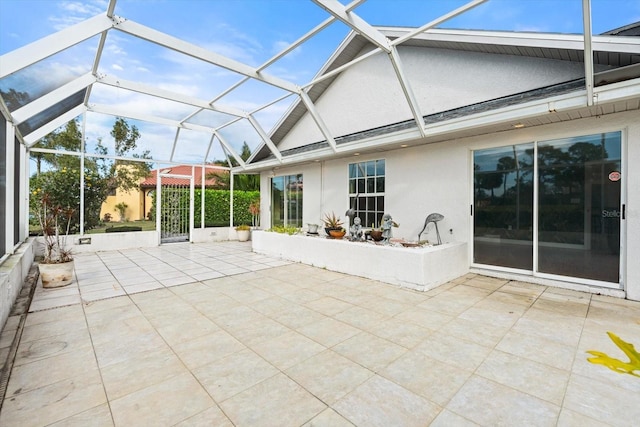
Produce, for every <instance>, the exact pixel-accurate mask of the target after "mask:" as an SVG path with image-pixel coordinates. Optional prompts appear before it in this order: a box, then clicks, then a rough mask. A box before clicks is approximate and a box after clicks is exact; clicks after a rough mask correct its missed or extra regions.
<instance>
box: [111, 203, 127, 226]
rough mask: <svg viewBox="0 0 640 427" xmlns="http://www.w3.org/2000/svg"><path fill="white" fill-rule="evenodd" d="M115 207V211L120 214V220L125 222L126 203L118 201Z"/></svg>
mask: <svg viewBox="0 0 640 427" xmlns="http://www.w3.org/2000/svg"><path fill="white" fill-rule="evenodd" d="M114 207H115V208H116V212H118V215H120V222H125V221H126V220H127V208H128V207H129V205H127V204H126V203H125V202H120V203H118V204H117V205H115V206H114Z"/></svg>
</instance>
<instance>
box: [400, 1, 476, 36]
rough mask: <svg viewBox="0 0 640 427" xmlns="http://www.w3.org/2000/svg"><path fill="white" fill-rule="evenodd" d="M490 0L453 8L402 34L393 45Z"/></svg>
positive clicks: (472, 2)
mask: <svg viewBox="0 0 640 427" xmlns="http://www.w3.org/2000/svg"><path fill="white" fill-rule="evenodd" d="M487 1H488V0H473V1H471V2H469V3H467V4H465V5H463V6H460V7H459V8H457V9H456V10H452V11H451V12H449V13H447V14H445V15H442V16H441V17H439V18H437V19H434V20H433V21H431V22H429V23H427V24H424V25H423V26H421V27H419V28H416V29H415V30H413V31H410V32H409V33H407V34H406V35H404V36H402V37H398V38H397V39H395V40H392V41H391V45H392V46H398V45H399V44H402V43H404V42H405V41H407V40H409V39H412V38H414V37H415V36H417V35H418V34H421V33H424V32H425V31H427V30H428V29H430V28H433V27H435V26H437V25H440V24H442V23H443V22H445V21H448V20H449V19H451V18H455V17H456V16H458V15H460V14H462V13H464V12H466V11H468V10H469V9H473V8H474V7H476V6H479V5H481V4H482V3H486V2H487Z"/></svg>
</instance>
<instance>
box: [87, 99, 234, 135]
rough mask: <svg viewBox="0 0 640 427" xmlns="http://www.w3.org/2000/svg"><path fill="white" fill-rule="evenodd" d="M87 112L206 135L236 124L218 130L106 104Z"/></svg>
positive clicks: (89, 107)
mask: <svg viewBox="0 0 640 427" xmlns="http://www.w3.org/2000/svg"><path fill="white" fill-rule="evenodd" d="M87 111H90V112H92V113H100V114H106V115H108V116H114V117H125V118H127V119H133V120H141V121H143V122H149V123H155V124H158V125H164V126H170V127H175V128H182V129H188V130H196V131H200V132H206V133H214V132H215V131H217V130H220V129H223V128H225V127H227V126H229V125H231V124H233V123H235V122H229V123H225V124H224V125H223V126H219V127H217V128H213V127H208V126H202V125H198V124H195V123H184V122H180V121H178V120H173V119H167V118H164V117H158V116H151V115H148V114H141V113H134V112H132V111H123V110H119V109H118V108H117V107H113V106H110V105H104V104H90V105H89V106H88V107H87ZM237 120H246V119H242V118H238V119H237ZM237 120H236V121H237Z"/></svg>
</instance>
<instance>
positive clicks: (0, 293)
mask: <svg viewBox="0 0 640 427" xmlns="http://www.w3.org/2000/svg"><path fill="white" fill-rule="evenodd" d="M34 240H35V239H29V240H27V241H26V242H25V243H23V244H22V245H20V247H19V248H18V250H16V252H15V253H14V254H13V255H11V256H9V257H8V258H7V259H5V260H4V262H3V263H2V265H0V331H1V330H2V328H4V325H5V323H6V322H7V318H8V317H9V313H10V312H11V307H13V304H14V303H15V301H16V299H17V298H18V295H19V294H20V290H21V289H22V285H23V284H24V281H25V279H26V278H27V275H28V274H29V269H30V268H31V264H33V260H34V258H35V244H34Z"/></svg>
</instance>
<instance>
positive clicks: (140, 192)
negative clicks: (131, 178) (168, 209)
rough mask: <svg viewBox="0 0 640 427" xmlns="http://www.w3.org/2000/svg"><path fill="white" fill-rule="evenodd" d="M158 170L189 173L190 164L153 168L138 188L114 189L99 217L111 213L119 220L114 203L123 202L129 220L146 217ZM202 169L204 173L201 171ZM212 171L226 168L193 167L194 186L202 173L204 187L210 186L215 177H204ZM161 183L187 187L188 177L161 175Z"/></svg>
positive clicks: (200, 178)
mask: <svg viewBox="0 0 640 427" xmlns="http://www.w3.org/2000/svg"><path fill="white" fill-rule="evenodd" d="M158 170H159V171H160V173H162V174H172V175H191V170H192V167H191V165H176V166H170V167H166V168H161V169H154V170H152V171H151V174H150V175H149V176H148V177H147V178H144V179H141V180H140V185H139V187H138V188H136V189H133V190H131V191H129V192H127V191H124V190H122V189H120V188H118V189H116V191H115V194H112V195H109V196H107V200H105V201H104V203H103V204H102V208H101V209H100V218H102V219H104V217H105V215H106V214H110V215H111V221H120V215H119V213H118V209H116V205H117V204H119V203H121V202H124V203H125V204H126V205H127V209H126V211H125V218H126V219H127V220H129V221H136V220H141V219H146V218H147V217H148V215H149V211H150V210H151V206H152V205H153V197H152V194H153V191H155V190H156V183H157V180H158ZM203 171H204V173H203ZM213 172H222V173H226V172H227V170H226V169H224V168H222V167H220V166H212V165H207V166H205V167H204V168H203V167H202V166H196V167H194V186H195V187H196V188H201V187H202V180H203V175H204V185H205V187H206V188H211V187H213V186H214V185H215V184H216V182H217V181H216V179H215V178H206V176H207V175H209V174H211V173H213ZM162 185H172V186H184V187H189V180H188V179H181V178H172V177H163V178H162Z"/></svg>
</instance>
